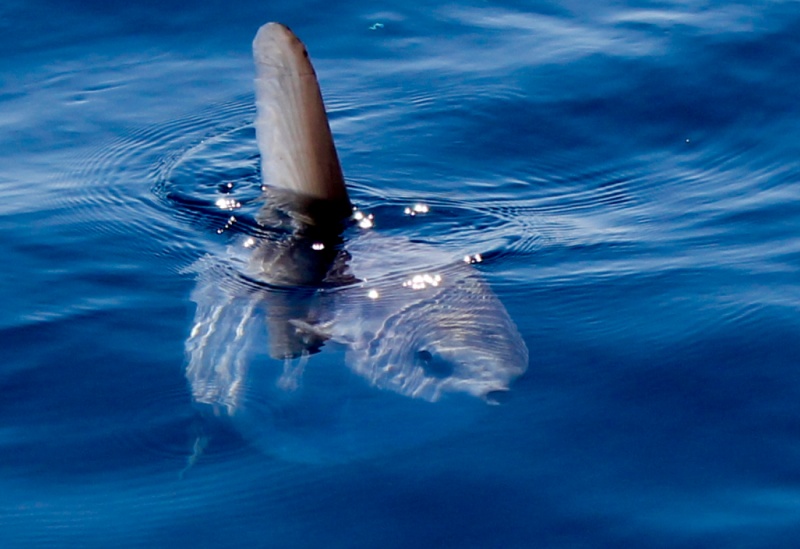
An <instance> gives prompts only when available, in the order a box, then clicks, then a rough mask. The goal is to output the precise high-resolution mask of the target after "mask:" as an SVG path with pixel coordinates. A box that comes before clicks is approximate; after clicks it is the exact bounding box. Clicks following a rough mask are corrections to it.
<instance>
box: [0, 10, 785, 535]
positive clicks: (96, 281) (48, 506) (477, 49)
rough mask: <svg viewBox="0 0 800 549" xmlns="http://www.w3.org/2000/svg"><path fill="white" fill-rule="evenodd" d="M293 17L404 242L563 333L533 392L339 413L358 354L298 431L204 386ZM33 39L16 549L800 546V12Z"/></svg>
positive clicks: (145, 18)
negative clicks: (470, 260)
mask: <svg viewBox="0 0 800 549" xmlns="http://www.w3.org/2000/svg"><path fill="white" fill-rule="evenodd" d="M270 20H278V21H282V22H284V23H286V24H288V25H290V26H291V27H292V28H293V30H294V31H295V32H296V33H297V34H298V35H299V36H300V37H301V38H302V39H303V40H304V41H305V42H306V44H307V46H308V48H309V51H310V53H311V56H312V58H313V59H314V61H315V65H316V68H317V72H318V75H319V79H320V82H321V86H322V89H323V93H324V95H325V98H326V104H327V108H328V110H329V114H330V119H331V126H332V129H333V132H334V135H335V138H336V141H337V145H338V149H339V154H340V157H341V161H342V165H343V167H344V170H345V174H346V178H347V181H348V183H349V185H350V188H351V194H352V198H353V201H354V202H355V203H356V204H357V205H358V206H359V208H361V209H362V210H364V211H368V212H372V213H373V214H374V215H375V219H376V227H375V230H376V231H380V232H383V233H384V234H389V235H402V236H405V237H408V238H411V239H415V240H419V241H424V242H427V243H431V244H433V245H436V246H439V247H441V248H444V249H448V250H454V251H455V252H458V253H462V252H463V253H481V254H482V255H483V257H484V261H483V262H482V263H481V264H479V265H477V268H479V269H480V271H481V272H482V274H483V276H484V277H485V279H486V280H487V281H488V282H489V284H490V285H491V286H492V288H493V289H494V291H495V292H496V293H497V295H498V296H499V298H500V300H501V301H502V302H503V303H504V305H505V306H506V308H507V309H508V311H509V314H510V315H511V317H512V318H513V319H514V321H515V322H516V324H517V326H518V328H519V331H520V332H521V334H522V336H523V338H524V340H525V342H526V345H527V347H528V349H529V350H530V364H529V367H528V370H527V372H526V373H525V374H524V375H523V376H522V377H520V378H519V379H517V380H516V381H515V382H514V383H513V385H512V387H511V389H512V390H511V392H510V393H509V398H507V399H506V401H505V402H503V403H502V404H501V405H500V406H488V405H483V404H482V403H480V404H481V405H480V407H478V408H475V407H472V408H470V410H469V413H468V414H466V415H465V416H463V417H462V414H461V413H460V411H459V410H457V409H455V408H450V409H449V408H448V407H449V406H451V405H450V404H449V403H448V402H446V401H443V402H439V403H436V404H434V405H432V406H429V407H421V408H413V411H414V414H416V415H405V414H402V415H401V414H394V415H393V414H392V413H391V411H392V410H405V409H412V408H411V407H410V405H408V406H406V405H403V406H400V405H398V404H397V402H396V401H397V399H400V397H399V396H397V395H391V394H388V393H386V392H381V391H379V390H377V389H375V390H374V391H373V392H371V393H368V394H369V395H370V400H368V401H366V402H367V405H366V406H364V405H363V404H362V408H361V411H360V414H359V415H358V416H356V417H351V418H350V419H349V420H348V421H347V422H342V423H335V422H333V421H331V420H330V415H329V414H330V413H331V410H333V411H337V410H340V407H341V406H344V403H343V402H340V401H339V399H340V398H342V397H341V395H342V393H343V389H342V387H348V386H351V385H352V384H353V383H356V382H357V381H354V380H353V379H352V377H353V376H352V375H349V374H348V373H347V370H345V369H344V368H343V367H342V364H341V361H342V356H341V353H339V352H337V351H335V349H333V348H331V349H323V352H321V353H320V354H318V355H315V356H313V357H311V358H312V359H313V360H312V361H310V363H309V366H308V367H309V369H311V371H312V372H317V373H318V374H317V377H315V378H312V380H317V381H315V383H317V385H316V386H315V387H314V389H315V390H316V391H317V393H318V394H319V395H320V397H319V402H318V403H317V401H316V400H314V399H307V400H306V401H305V402H304V408H303V409H302V410H293V409H291V407H289V408H287V409H283V408H280V407H279V406H276V409H277V410H278V412H280V414H283V415H282V416H281V417H280V418H279V419H280V420H281V421H282V422H283V423H282V431H281V437H278V436H274V431H270V430H269V429H264V428H262V427H263V425H261V424H260V423H259V421H258V420H259V416H256V417H255V418H253V417H251V418H250V421H248V422H244V424H242V423H237V422H236V421H231V420H230V418H224V417H216V416H214V414H213V413H208V411H207V410H203V409H202V407H201V406H198V405H197V403H194V402H193V401H192V392H191V389H190V387H189V383H188V382H187V379H186V376H185V368H186V363H187V359H186V356H185V351H184V345H185V341H186V339H187V337H188V335H189V332H190V330H191V325H192V320H193V317H194V312H195V303H194V302H193V301H192V300H191V295H192V290H193V288H194V287H195V284H196V276H197V275H196V272H194V271H193V270H192V268H191V266H192V265H193V264H194V263H195V262H196V261H197V260H198V259H199V258H201V257H203V256H205V255H206V254H213V253H215V250H219V249H220V248H224V246H225V245H226V244H227V243H228V242H229V241H230V239H231V238H232V237H233V235H234V234H235V233H236V231H237V229H236V228H235V227H231V228H226V221H227V219H228V218H229V216H230V215H231V213H230V212H228V211H224V210H221V209H220V208H218V207H217V206H216V205H215V204H216V200H217V199H219V198H220V197H222V196H227V195H224V194H223V191H224V190H227V189H226V185H227V183H232V184H233V190H232V191H231V193H232V195H233V196H234V198H236V199H237V200H240V201H241V203H242V208H241V211H240V212H237V214H238V215H241V216H243V217H246V216H247V215H252V212H253V211H254V210H255V209H256V208H257V200H256V198H257V192H254V190H256V189H257V185H258V156H257V155H258V151H257V148H256V145H255V138H254V130H253V126H252V120H253V117H254V115H255V108H254V106H253V95H252V77H253V76H252V75H253V69H252V61H251V54H250V42H251V40H252V38H253V35H254V34H255V31H256V29H257V28H258V26H259V25H260V24H261V23H264V22H266V21H270ZM376 23H380V24H381V25H382V26H380V25H376ZM371 27H374V28H371ZM0 31H1V32H0V54H1V55H0V163H1V165H2V170H0V189H2V195H1V196H0V229H2V233H3V235H4V238H3V239H2V242H1V243H0V256H1V257H3V266H4V268H3V269H2V270H0V299H1V301H0V302H1V303H2V304H3V307H2V309H1V310H0V342H1V343H2V349H3V351H4V353H3V356H4V360H3V361H2V363H0V395H2V399H1V400H0V547H3V548H17V547H92V548H94V547H97V548H100V547H120V548H122V547H125V548H128V547H131V548H138V547H176V546H182V547H233V546H243V547H348V548H349V547H397V548H401V547H403V548H405V547H458V548H463V547H476V548H485V547H498V548H500V547H502V548H511V547H519V548H528V547H570V548H575V547H592V548H593V547H796V546H797V543H798V539H800V283H799V282H798V280H799V279H798V272H799V270H800V238H798V234H799V233H800V163H798V159H800V104H799V102H798V90H800V72H799V71H798V67H800V4H798V3H797V2H793V1H772V2H770V1H763V2H718V1H713V0H712V1H699V0H688V1H677V0H676V1H663V2H645V1H641V2H634V1H627V2H605V1H604V2H588V1H585V0H584V1H578V0H575V1H562V2H536V1H532V2H502V3H498V2H491V3H490V2H486V1H482V0H460V1H458V2H454V3H435V2H421V3H419V2H418V3H416V5H414V6H411V7H410V6H409V5H408V4H407V3H404V2H378V3H376V2H358V1H356V0H350V1H349V2H343V3H337V4H332V3H327V2H311V1H302V0H300V1H298V2H293V3H288V2H287V3H282V4H280V5H277V4H276V5H270V3H268V2H239V3H234V4H232V3H230V2H216V1H210V2H201V3H195V4H192V5H189V4H186V3H183V2H174V1H172V0H167V1H164V0H162V1H159V2H139V3H113V2H94V1H91V2H90V1H82V2H75V1H66V0H62V1H60V2H48V1H44V0H28V1H25V2H22V1H15V0H6V1H5V2H4V3H3V4H2V6H0ZM415 203H425V204H427V205H428V206H429V207H430V211H429V212H428V213H427V214H424V215H418V216H414V217H410V216H406V215H404V213H403V212H404V209H405V208H407V207H409V206H413V204H415ZM398 253H402V251H398ZM259 371H260V370H258V369H257V368H256V369H254V370H253V372H254V373H253V377H252V380H251V388H252V391H253V395H258V394H259V393H258V389H259V386H258V384H259V383H266V382H264V380H263V379H260V378H259ZM253 398H254V399H256V398H257V397H256V396H254V397H253ZM259 404H262V405H263V407H262V411H263V412H264V414H263V415H264V418H265V421H266V420H267V419H268V418H267V416H268V415H269V412H270V410H273V408H271V406H273V404H274V403H272V402H270V401H269V399H265V400H264V401H263V402H259ZM387 410H388V412H387ZM278 412H276V413H278ZM373 412H374V413H373ZM333 431H336V432H335V433H333ZM351 434H352V436H353V437H358V438H359V440H360V441H362V442H361V446H359V451H358V452H357V453H356V454H345V455H344V457H343V455H342V454H339V453H337V452H336V448H335V447H331V444H330V440H336V438H335V437H334V435H336V436H338V437H342V436H344V437H345V438H346V437H347V436H349V435H351ZM287 440H288V441H289V442H287ZM365 441H366V442H365ZM320 447H322V448H324V449H325V451H322V452H320V451H316V450H318V449H319V448H320ZM315 449H316V450H315ZM312 450H314V451H312Z"/></svg>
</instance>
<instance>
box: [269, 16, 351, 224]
mask: <svg viewBox="0 0 800 549" xmlns="http://www.w3.org/2000/svg"><path fill="white" fill-rule="evenodd" d="M253 59H254V62H255V66H256V79H255V90H256V107H257V117H256V123H255V127H256V136H257V139H258V148H259V152H260V154H261V170H262V178H263V181H264V184H265V185H266V186H268V187H272V188H276V189H283V190H286V191H290V192H292V193H296V194H297V195H300V196H304V197H307V198H308V199H311V200H322V201H329V202H330V208H331V209H337V210H341V215H343V216H348V215H349V214H350V211H351V206H350V201H349V198H348V196H347V189H346V188H345V183H344V177H343V175H342V169H341V165H340V164H339V158H338V156H337V154H336V148H335V146H334V143H333V137H332V135H331V131H330V126H329V125H328V117H327V114H326V113H325V106H324V104H323V101H322V94H321V92H320V88H319V84H318V83H317V76H316V73H315V72H314V68H313V66H312V65H311V62H310V60H309V58H308V51H307V50H306V48H305V46H304V45H303V43H302V42H301V41H300V40H299V39H298V38H297V37H296V36H295V35H294V34H293V33H292V31H290V30H289V29H288V28H287V27H285V26H283V25H281V24H279V23H267V24H266V25H264V26H262V27H261V28H260V29H259V31H258V34H257V35H256V37H255V40H254V41H253Z"/></svg>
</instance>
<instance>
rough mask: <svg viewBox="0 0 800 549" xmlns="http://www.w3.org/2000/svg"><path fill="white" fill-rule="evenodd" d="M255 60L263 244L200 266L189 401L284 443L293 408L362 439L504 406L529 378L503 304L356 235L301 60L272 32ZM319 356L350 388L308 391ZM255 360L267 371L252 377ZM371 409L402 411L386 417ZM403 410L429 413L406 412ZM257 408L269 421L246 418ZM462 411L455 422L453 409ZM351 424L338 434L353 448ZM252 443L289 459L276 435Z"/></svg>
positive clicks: (401, 243) (304, 57)
mask: <svg viewBox="0 0 800 549" xmlns="http://www.w3.org/2000/svg"><path fill="white" fill-rule="evenodd" d="M253 53H254V61H255V65H256V80H255V88H256V106H257V118H256V122H255V127H256V137H257V141H258V147H259V152H260V155H261V172H262V182H263V185H262V191H263V206H262V208H261V210H260V211H259V213H258V215H257V217H256V222H257V224H258V225H259V226H261V227H265V228H268V230H265V231H264V232H263V234H261V233H259V234H257V235H249V236H246V237H242V238H241V239H240V241H238V242H236V243H234V244H232V245H231V246H229V247H228V248H227V249H226V251H225V252H224V253H222V254H217V255H213V256H212V255H209V256H206V257H204V258H202V259H201V260H200V261H198V262H197V264H196V265H195V266H194V269H193V270H194V271H195V272H196V273H197V287H196V289H195V291H194V293H193V296H192V298H193V300H194V301H195V302H196V303H197V310H196V313H195V321H194V326H193V329H192V332H191V335H190V337H189V338H188V340H187V342H186V349H187V355H188V366H187V369H186V375H187V379H188V380H189V383H190V385H191V387H192V393H193V397H194V400H195V401H196V402H197V403H199V404H201V405H207V406H210V407H212V408H213V409H215V410H217V412H218V413H223V414H224V415H228V416H230V417H232V418H237V417H238V418H246V421H245V423H248V424H249V425H250V426H251V428H252V429H251V430H253V429H255V431H256V432H263V429H264V428H265V427H266V426H267V425H268V424H269V425H271V427H272V428H273V429H276V428H278V427H277V426H276V419H275V417H274V416H276V414H277V415H279V416H281V417H283V418H284V419H285V418H286V417H289V416H292V413H290V412H288V411H287V410H290V409H291V410H294V411H295V415H298V414H299V415H302V413H300V412H299V411H300V410H301V409H305V410H306V412H305V413H308V409H309V408H316V409H318V410H322V412H321V413H320V414H317V415H315V414H313V413H312V414H310V415H311V416H314V417H317V416H319V415H321V416H325V417H326V418H328V419H330V418H331V417H334V416H336V417H341V416H342V415H343V414H345V412H344V411H343V410H344V409H345V408H347V409H348V410H349V412H347V413H349V414H350V415H351V417H352V421H353V422H354V423H353V424H355V423H362V424H363V423H370V422H371V423H372V424H373V425H375V426H378V427H377V428H381V427H380V425H381V422H392V421H396V420H397V419H398V418H397V416H398V414H400V415H403V416H404V417H405V419H407V420H408V419H409V418H413V419H412V421H425V420H430V421H434V422H438V421H440V419H441V417H442V415H441V409H442V408H443V406H442V405H452V403H453V402H454V401H455V400H460V401H461V402H464V401H470V405H471V406H473V407H474V406H476V404H475V403H477V405H478V406H485V405H486V403H494V402H496V400H497V397H498V396H500V395H502V394H503V393H505V392H507V391H508V390H509V388H510V385H511V383H512V382H513V381H514V379H516V378H517V377H519V376H520V375H522V374H523V373H524V372H525V370H526V368H527V366H528V350H527V348H526V346H525V343H524V341H523V340H522V337H521V336H520V334H519V332H518V331H517V328H516V326H515V325H514V322H513V321H512V320H511V318H510V316H509V315H508V312H507V311H506V309H505V308H504V307H503V305H502V303H501V302H500V300H499V299H498V298H497V296H496V295H495V294H494V292H492V290H491V289H490V288H489V286H488V284H487V283H486V282H485V281H484V280H483V278H482V277H481V276H480V274H479V273H478V271H477V270H476V269H475V268H473V267H472V266H471V265H470V264H469V263H468V262H465V261H464V258H463V257H462V256H455V254H452V253H448V252H447V251H444V250H440V249H439V248H437V247H434V246H430V245H426V244H421V243H417V242H412V241H411V240H409V239H406V238H403V237H398V236H383V235H380V234H377V233H376V232H375V231H374V230H372V229H371V228H365V226H363V225H364V224H362V226H359V224H358V223H355V222H354V221H353V217H354V208H353V206H352V205H351V202H350V198H349V196H348V193H347V189H346V186H345V181H344V177H343V175H342V170H341V167H340V163H339V159H338V156H337V154H336V149H335V146H334V142H333V138H332V135H331V132H330V128H329V125H328V119H327V115H326V114H325V108H324V104H323V100H322V95H321V92H320V89H319V85H318V83H317V78H316V74H315V72H314V69H313V67H312V65H311V62H310V60H309V56H308V53H307V50H306V48H305V46H304V45H303V44H302V42H300V40H299V39H298V38H297V37H296V36H295V35H294V34H293V33H292V32H291V31H290V30H289V29H288V28H287V27H285V26H283V25H280V24H277V23H268V24H266V25H264V26H263V27H261V29H259V31H258V34H257V35H256V38H255V40H254V42H253ZM355 215H356V216H357V218H360V219H361V220H362V221H364V220H365V219H366V218H364V217H363V214H361V213H360V212H358V211H355ZM366 225H368V223H367V224H366ZM323 346H330V347H331V348H337V347H338V348H340V349H342V350H343V352H342V354H343V357H344V363H345V365H346V369H345V371H347V372H350V375H349V378H350V379H349V381H343V378H342V377H341V376H340V377H337V378H336V379H334V380H331V379H330V377H328V378H326V379H327V381H326V382H314V381H313V380H314V379H315V374H319V372H315V370H314V366H315V357H314V355H315V354H316V353H318V352H319V351H320V349H321V348H322V347H323ZM265 354H268V355H269V356H268V358H267V357H264V355H265ZM259 357H261V358H264V359H265V360H266V361H268V362H269V363H270V364H272V367H266V368H260V369H259V371H258V372H254V371H253V368H251V365H252V364H253V363H254V361H255V360H256V359H257V358H259ZM353 374H355V376H353ZM325 375H328V376H330V375H333V374H332V373H331V372H327V373H326V374H325ZM323 377H324V376H323ZM353 379H356V380H359V381H358V382H357V383H356V384H357V385H358V389H357V391H356V392H357V393H358V394H359V395H361V396H360V397H358V398H354V397H353V394H354V393H353V391H352V387H353V385H352V384H353ZM315 383H317V386H316V387H315V386H314V384H315ZM345 388H347V389H345ZM254 395H258V396H254ZM365 395H369V398H363V397H364V396H365ZM377 395H382V397H383V398H384V399H386V398H391V399H397V400H395V402H399V403H400V404H399V405H398V406H397V407H391V406H389V407H386V406H385V402H384V403H383V404H379V403H377V402H376V401H375V397H376V396H377ZM445 400H448V402H447V403H445V402H443V401H445ZM403 401H408V402H412V401H413V402H415V403H425V404H424V405H423V406H422V407H421V408H420V407H419V405H418V404H417V405H415V406H416V407H414V408H413V410H412V408H411V407H410V406H411V405H406V404H402V402H403ZM354 402H358V403H359V404H353V403H354ZM254 403H256V405H254ZM257 403H261V412H253V411H252V410H255V409H258V408H259V406H258V404H257ZM432 403H436V406H433V405H432ZM359 406H360V407H359ZM378 408H380V410H378ZM332 409H337V410H339V411H338V412H336V413H333V412H332V411H331V410H332ZM434 409H435V411H434ZM276 410H279V412H276ZM452 412H453V414H454V415H460V414H461V412H460V411H459V409H458V406H455V407H452ZM392 414H393V415H392ZM268 416H272V417H268ZM367 417H369V418H370V419H369V420H367V419H365V418H367ZM381 418H382V419H381ZM317 419H318V417H317ZM278 423H280V421H279V422H278ZM283 423H284V427H285V423H286V422H285V421H284V422H283ZM301 423H302V421H301ZM322 423H323V428H324V424H326V423H327V422H322ZM353 424H350V427H342V425H341V424H339V425H338V426H337V430H338V432H339V433H340V434H341V433H342V432H345V434H344V436H345V438H346V439H347V440H348V441H350V442H352V440H353V438H354V436H353V433H352V425H353ZM295 428H297V424H295ZM412 430H413V429H412ZM301 431H302V429H300V430H299V431H298V432H301ZM346 431H350V432H346ZM258 436H260V437H261V438H264V439H265V443H267V444H270V445H272V446H278V445H280V444H281V442H279V441H280V440H281V439H280V437H275V436H274V433H271V434H270V435H269V436H262V435H258ZM298 437H299V438H303V437H302V436H301V435H298ZM298 437H295V440H294V441H293V442H291V443H289V444H288V446H297V438H298ZM305 438H306V440H304V441H303V444H311V445H312V446H313V443H311V442H310V441H309V440H307V439H308V437H305ZM267 439H269V440H268V441H267ZM283 440H284V443H283V444H284V445H286V443H285V440H286V438H285V437H284V439H283ZM331 440H332V441H333V442H330V444H327V446H328V447H327V448H326V450H323V452H325V451H330V450H331V448H333V447H336V448H337V449H339V450H341V446H342V441H341V437H333V438H332V439H331ZM319 445H320V446H326V444H325V443H321V444H319ZM315 453H316V454H318V453H319V452H318V451H317V452H315Z"/></svg>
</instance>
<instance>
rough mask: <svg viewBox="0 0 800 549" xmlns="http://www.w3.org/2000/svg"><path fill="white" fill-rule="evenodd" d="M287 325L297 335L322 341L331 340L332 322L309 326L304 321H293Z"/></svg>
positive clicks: (308, 323)
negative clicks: (296, 332)
mask: <svg viewBox="0 0 800 549" xmlns="http://www.w3.org/2000/svg"><path fill="white" fill-rule="evenodd" d="M289 324H291V325H292V326H294V328H295V330H297V331H298V332H299V333H302V334H306V335H310V336H315V337H318V338H320V339H322V340H327V339H330V338H331V327H332V324H333V323H332V322H327V323H320V324H311V323H310V322H306V321H304V320H297V319H293V320H290V321H289Z"/></svg>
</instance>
